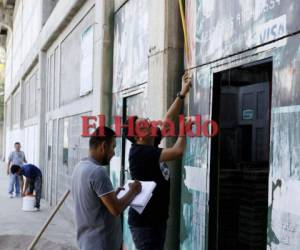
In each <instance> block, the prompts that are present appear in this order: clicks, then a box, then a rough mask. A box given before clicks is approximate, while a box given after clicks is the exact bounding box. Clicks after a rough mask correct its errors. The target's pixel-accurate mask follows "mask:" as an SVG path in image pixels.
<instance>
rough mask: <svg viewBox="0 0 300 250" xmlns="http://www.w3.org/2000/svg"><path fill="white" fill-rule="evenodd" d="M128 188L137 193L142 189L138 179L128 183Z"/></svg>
mask: <svg viewBox="0 0 300 250" xmlns="http://www.w3.org/2000/svg"><path fill="white" fill-rule="evenodd" d="M129 189H130V190H132V191H133V192H134V193H135V194H138V193H140V192H141V191H142V185H141V183H140V182H139V181H137V180H135V181H134V182H132V183H129Z"/></svg>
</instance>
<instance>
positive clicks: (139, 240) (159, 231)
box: [130, 223, 167, 250]
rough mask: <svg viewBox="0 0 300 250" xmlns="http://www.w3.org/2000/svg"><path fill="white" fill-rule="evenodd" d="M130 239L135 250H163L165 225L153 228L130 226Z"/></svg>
mask: <svg viewBox="0 0 300 250" xmlns="http://www.w3.org/2000/svg"><path fill="white" fill-rule="evenodd" d="M130 231H131V234H132V238H133V241H134V244H135V247H136V249H137V250H163V249H164V243H165V238H166V231H167V223H163V224H161V225H159V226H155V227H135V226H130Z"/></svg>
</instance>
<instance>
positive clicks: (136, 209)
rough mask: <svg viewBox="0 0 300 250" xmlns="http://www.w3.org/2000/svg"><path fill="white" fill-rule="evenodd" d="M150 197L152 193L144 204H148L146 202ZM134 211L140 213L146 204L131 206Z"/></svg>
mask: <svg viewBox="0 0 300 250" xmlns="http://www.w3.org/2000/svg"><path fill="white" fill-rule="evenodd" d="M151 197H152V194H151V195H150V196H149V199H148V201H147V202H146V204H148V202H149V201H150V199H151ZM131 207H132V208H133V209H134V210H135V211H137V212H138V213H139V214H141V213H142V212H143V211H144V209H145V208H146V206H131Z"/></svg>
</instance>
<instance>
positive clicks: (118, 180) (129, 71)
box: [110, 0, 149, 250]
mask: <svg viewBox="0 0 300 250" xmlns="http://www.w3.org/2000/svg"><path fill="white" fill-rule="evenodd" d="M120 7H121V8H120V9H117V10H116V12H115V13H114V57H113V60H114V62H113V98H112V105H113V106H112V116H123V112H125V113H126V115H139V116H141V117H143V116H144V117H147V115H148V113H147V107H146V104H147V103H146V102H145V99H146V98H147V92H146V91H145V90H144V89H141V90H139V91H138V93H139V94H137V93H136V89H137V88H139V89H140V87H141V86H142V85H145V84H147V82H148V47H149V46H148V40H149V39H148V33H149V32H148V14H149V10H148V9H149V1H147V0H130V1H127V2H126V3H125V4H124V5H122V6H120ZM137 20H138V21H137ZM125 99H126V101H125ZM124 105H126V106H124ZM123 109H125V110H123ZM123 140H124V139H122V138H121V137H118V138H117V139H116V148H115V156H114V157H113V159H112V161H111V162H110V177H111V180H112V182H113V185H114V186H115V187H118V186H120V185H123V184H124V183H123V182H126V180H127V179H131V178H130V176H129V169H128V168H129V166H128V153H129V149H130V145H131V143H130V142H129V141H127V140H126V141H125V142H124V143H125V144H122V143H123ZM123 150H125V152H126V153H125V155H124V154H123V153H122V151H123ZM122 158H124V164H123V161H122ZM122 164H123V167H122ZM127 220H128V209H127V210H126V211H125V212H124V215H123V240H124V243H123V244H124V249H126V250H134V249H135V247H134V243H133V240H132V237H131V233H130V230H129V226H128V223H127Z"/></svg>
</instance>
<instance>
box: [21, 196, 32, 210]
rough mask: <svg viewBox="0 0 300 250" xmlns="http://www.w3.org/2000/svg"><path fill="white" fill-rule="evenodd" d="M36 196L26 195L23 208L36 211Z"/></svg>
mask: <svg viewBox="0 0 300 250" xmlns="http://www.w3.org/2000/svg"><path fill="white" fill-rule="evenodd" d="M34 205H35V197H34V196H25V197H23V206H22V210H23V211H26V212H33V211H35V208H34Z"/></svg>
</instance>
